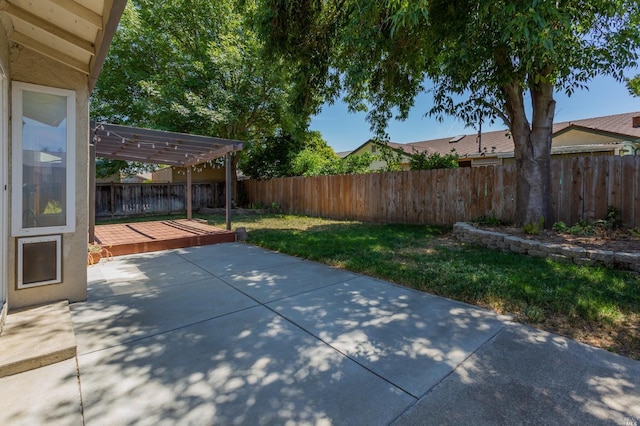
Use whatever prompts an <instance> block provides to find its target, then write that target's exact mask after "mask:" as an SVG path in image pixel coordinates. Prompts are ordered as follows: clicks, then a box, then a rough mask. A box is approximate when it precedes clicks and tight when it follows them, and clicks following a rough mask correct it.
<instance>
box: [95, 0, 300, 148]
mask: <svg viewBox="0 0 640 426" xmlns="http://www.w3.org/2000/svg"><path fill="white" fill-rule="evenodd" d="M254 13H255V1H243V2H236V1H233V0H217V1H209V0H175V1H160V2H159V1H154V0H131V1H129V2H128V4H127V7H126V9H125V12H124V14H123V16H122V19H121V21H120V25H119V27H118V31H117V32H116V34H115V36H114V39H113V42H112V44H111V48H110V50H109V55H108V57H107V59H106V60H105V64H104V69H103V72H102V74H101V77H100V79H99V81H98V83H97V85H96V88H95V90H94V92H93V94H92V99H91V115H92V118H94V119H95V120H98V121H108V122H112V123H118V124H127V125H136V126H141V127H149V128H157V129H163V130H171V131H178V132H185V133H194V134H201V135H209V136H217V137H223V138H229V139H240V140H244V141H257V140H261V139H263V138H266V137H273V136H275V135H276V134H277V132H281V133H288V134H295V133H296V132H298V131H301V129H304V128H306V125H307V120H308V116H304V115H300V114H296V113H294V112H292V109H291V108H290V96H291V84H290V79H291V78H292V76H291V73H290V72H289V69H288V68H287V67H284V66H282V61H279V60H273V59H272V58H268V59H267V58H264V55H263V42H262V41H260V40H259V39H258V37H257V36H256V33H255V31H254V30H253V28H252V25H251V22H252V20H253V16H254Z"/></svg>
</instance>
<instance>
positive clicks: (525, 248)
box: [453, 222, 640, 272]
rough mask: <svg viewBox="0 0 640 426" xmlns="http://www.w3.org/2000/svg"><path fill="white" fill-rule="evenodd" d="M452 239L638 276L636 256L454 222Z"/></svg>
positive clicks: (639, 263) (639, 258)
mask: <svg viewBox="0 0 640 426" xmlns="http://www.w3.org/2000/svg"><path fill="white" fill-rule="evenodd" d="M453 236H454V238H456V239H457V240H458V241H460V242H463V243H470V244H477V245H481V246H484V247H487V248H491V249H495V250H501V251H505V252H506V251H510V252H513V253H519V254H526V255H529V256H534V257H542V258H549V259H553V260H555V261H558V262H565V263H575V264H576V265H594V266H595V265H604V266H607V267H614V268H617V269H626V270H631V271H636V272H640V253H625V252H614V251H609V250H598V249H586V248H584V247H579V246H575V245H570V244H558V243H543V242H541V241H537V240H529V239H524V238H520V237H516V236H513V235H509V234H503V233H501V232H496V231H487V230H484V229H478V228H476V227H475V226H473V225H472V224H470V223H466V222H458V223H456V224H455V225H453Z"/></svg>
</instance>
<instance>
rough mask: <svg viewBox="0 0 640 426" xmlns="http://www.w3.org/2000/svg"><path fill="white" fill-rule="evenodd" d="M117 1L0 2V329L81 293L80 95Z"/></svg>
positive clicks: (84, 237)
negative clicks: (16, 313) (13, 318)
mask: <svg viewBox="0 0 640 426" xmlns="http://www.w3.org/2000/svg"><path fill="white" fill-rule="evenodd" d="M125 4H126V0H83V1H59V0H36V1H13V0H12V1H7V0H0V22H1V24H0V129H1V131H0V184H1V185H0V308H1V309H2V314H3V315H2V316H0V328H1V327H2V319H3V318H4V314H5V313H6V311H7V309H12V310H13V309H15V308H20V307H27V306H34V305H39V304H44V303H49V302H54V301H59V300H69V301H71V302H73V301H81V300H85V299H86V297H87V270H86V259H87V243H88V233H87V230H88V212H89V203H88V193H89V191H88V185H87V182H88V181H89V176H88V173H89V161H88V159H89V140H90V137H89V136H90V135H89V95H90V93H91V90H92V89H93V87H94V85H95V83H96V81H97V79H98V76H99V74H100V71H101V69H102V64H103V61H104V59H105V57H106V55H107V50H108V48H109V45H110V43H111V39H112V37H113V34H114V32H115V30H116V28H117V25H118V22H119V20H120V16H121V15H122V12H123V10H124V7H125ZM7 170H12V173H11V174H9V173H8V172H7Z"/></svg>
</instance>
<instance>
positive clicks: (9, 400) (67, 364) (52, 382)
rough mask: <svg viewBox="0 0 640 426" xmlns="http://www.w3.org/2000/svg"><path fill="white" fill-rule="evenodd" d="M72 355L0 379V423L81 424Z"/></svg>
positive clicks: (74, 360) (14, 425)
mask: <svg viewBox="0 0 640 426" xmlns="http://www.w3.org/2000/svg"><path fill="white" fill-rule="evenodd" d="M82 421H83V420H82V407H81V400H80V389H79V387H78V370H77V366H76V359H75V358H72V359H68V360H66V361H62V362H58V363H56V364H52V365H48V366H45V367H41V368H38V369H35V370H31V371H27V372H24V373H20V374H16V375H13V376H8V377H3V378H1V379H0V424H1V425H7V426H9V425H11V426H22V425H24V426H32V425H60V426H66V425H69V426H78V425H82V424H83V423H82Z"/></svg>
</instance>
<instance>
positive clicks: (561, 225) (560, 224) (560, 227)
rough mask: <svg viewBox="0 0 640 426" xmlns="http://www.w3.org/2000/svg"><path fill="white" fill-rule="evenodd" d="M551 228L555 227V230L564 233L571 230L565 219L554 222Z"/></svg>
mask: <svg viewBox="0 0 640 426" xmlns="http://www.w3.org/2000/svg"><path fill="white" fill-rule="evenodd" d="M551 229H553V230H554V231H555V232H559V233H564V232H567V231H568V230H569V227H568V226H567V224H566V223H564V222H563V221H558V222H556V223H554V224H553V226H552V227H551Z"/></svg>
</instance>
